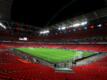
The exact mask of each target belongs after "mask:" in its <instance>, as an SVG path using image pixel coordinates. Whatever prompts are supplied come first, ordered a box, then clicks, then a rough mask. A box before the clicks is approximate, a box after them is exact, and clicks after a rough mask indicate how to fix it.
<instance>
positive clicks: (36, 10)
mask: <svg viewBox="0 0 107 80" xmlns="http://www.w3.org/2000/svg"><path fill="white" fill-rule="evenodd" d="M104 7H106V3H105V1H104V0H60V1H59V0H14V2H13V5H12V12H11V13H12V14H11V16H12V20H13V21H16V22H20V23H24V24H29V25H34V26H37V27H41V28H43V27H45V26H50V25H53V24H55V23H58V22H61V21H64V20H66V19H70V18H73V17H75V16H79V15H81V14H85V13H88V12H91V11H94V10H97V9H100V8H104Z"/></svg>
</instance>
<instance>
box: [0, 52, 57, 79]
mask: <svg viewBox="0 0 107 80" xmlns="http://www.w3.org/2000/svg"><path fill="white" fill-rule="evenodd" d="M49 74H51V75H49ZM52 74H54V71H53V69H51V68H49V67H46V66H41V65H39V64H32V63H22V61H21V62H20V61H19V58H18V57H16V56H14V55H12V54H11V52H9V51H0V80H2V79H3V80H8V79H9V80H51V78H52V79H53V80H57V79H55V77H54V76H52Z"/></svg>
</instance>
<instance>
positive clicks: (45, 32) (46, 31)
mask: <svg viewBox="0 0 107 80" xmlns="http://www.w3.org/2000/svg"><path fill="white" fill-rule="evenodd" d="M49 32H50V31H49V30H43V31H40V34H48V33H49Z"/></svg>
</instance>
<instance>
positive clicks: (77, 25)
mask: <svg viewBox="0 0 107 80" xmlns="http://www.w3.org/2000/svg"><path fill="white" fill-rule="evenodd" d="M80 25H81V24H80V23H76V24H73V26H72V27H79V26H80Z"/></svg>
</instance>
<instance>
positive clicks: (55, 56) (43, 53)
mask: <svg viewBox="0 0 107 80" xmlns="http://www.w3.org/2000/svg"><path fill="white" fill-rule="evenodd" d="M16 50H19V51H21V52H24V53H26V54H28V55H31V56H32V57H35V58H39V59H42V60H45V61H47V62H50V63H59V62H64V61H68V60H73V59H75V58H77V57H81V56H83V57H87V56H90V55H92V54H93V53H92V52H82V51H75V50H64V49H50V48H16Z"/></svg>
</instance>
